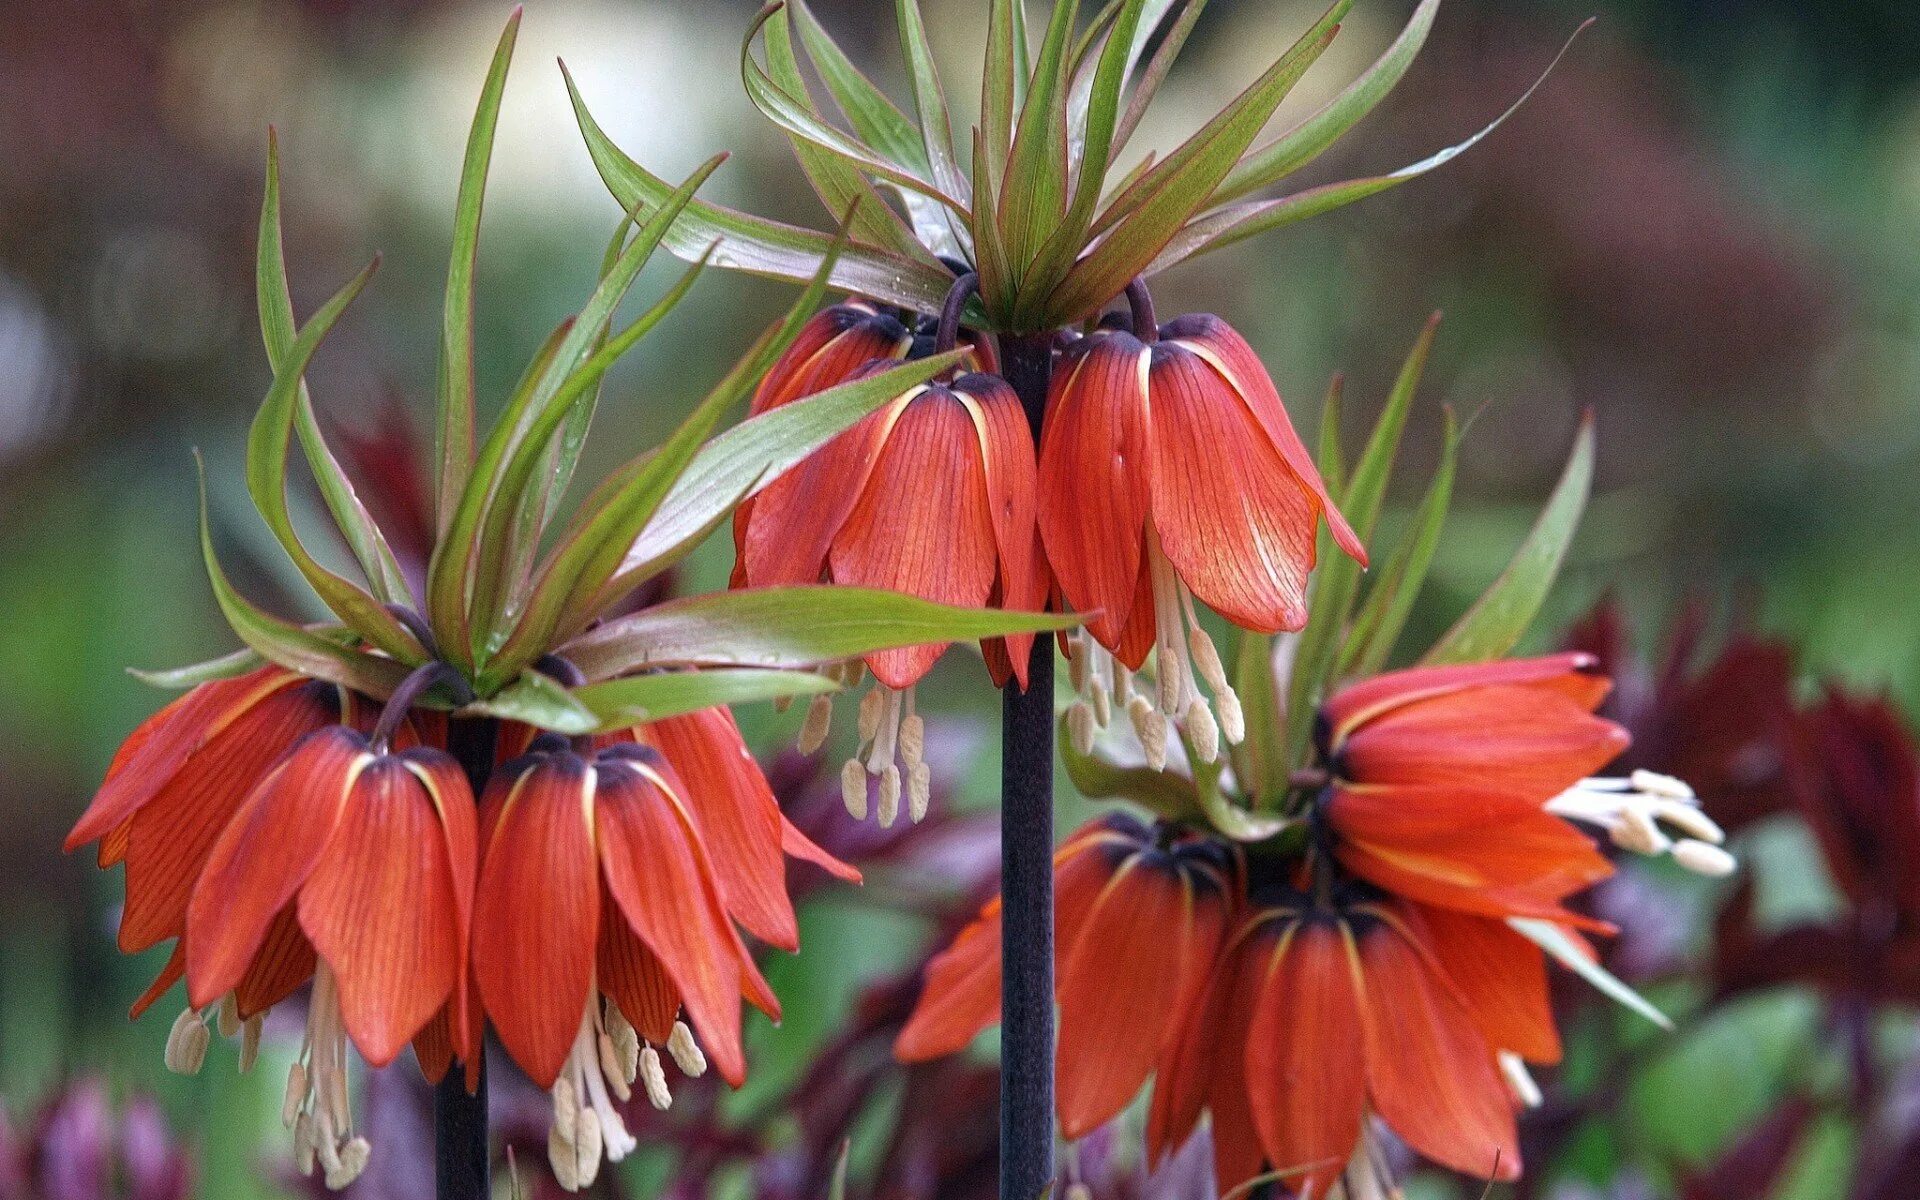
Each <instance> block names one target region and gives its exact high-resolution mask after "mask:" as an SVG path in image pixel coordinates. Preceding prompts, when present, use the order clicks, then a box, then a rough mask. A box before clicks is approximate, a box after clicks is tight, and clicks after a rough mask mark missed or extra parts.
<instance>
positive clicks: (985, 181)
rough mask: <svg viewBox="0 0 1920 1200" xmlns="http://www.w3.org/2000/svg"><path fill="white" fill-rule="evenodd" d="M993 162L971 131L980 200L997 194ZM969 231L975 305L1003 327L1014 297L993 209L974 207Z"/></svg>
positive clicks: (980, 137)
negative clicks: (976, 292) (976, 284)
mask: <svg viewBox="0 0 1920 1200" xmlns="http://www.w3.org/2000/svg"><path fill="white" fill-rule="evenodd" d="M997 161H999V160H997V159H995V158H993V157H992V151H990V150H989V149H988V148H987V143H986V139H985V137H984V136H983V135H982V134H981V132H980V131H979V130H978V129H976V130H974V131H973V179H974V183H975V184H976V185H977V186H978V187H979V189H980V194H981V195H982V196H997V195H999V194H1000V177H999V175H997V174H996V173H995V170H996V168H995V166H994V164H995V163H996V162H997ZM969 228H970V229H971V230H972V233H973V248H974V269H975V270H976V271H977V272H978V273H979V275H980V296H979V303H980V305H981V306H982V307H983V308H984V309H985V310H986V311H987V312H988V313H990V314H991V315H992V317H993V319H994V321H995V322H996V323H998V324H1000V325H1005V324H1007V323H1008V322H1010V321H1011V319H1012V316H1013V301H1014V300H1015V299H1017V297H1016V296H1015V295H1014V294H1013V266H1012V264H1011V263H1009V262H1008V261H1007V248H1006V246H1005V245H1004V244H1003V243H1002V242H1001V240H1000V222H999V220H998V218H997V217H996V216H995V214H994V211H993V205H992V204H988V203H981V204H976V205H974V208H973V223H972V224H971V226H969Z"/></svg>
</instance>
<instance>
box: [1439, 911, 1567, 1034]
mask: <svg viewBox="0 0 1920 1200" xmlns="http://www.w3.org/2000/svg"><path fill="white" fill-rule="evenodd" d="M1406 907H1407V911H1408V913H1409V916H1408V924H1409V925H1410V926H1411V927H1413V928H1415V929H1416V930H1418V931H1419V932H1420V934H1421V935H1422V936H1421V940H1422V941H1423V942H1425V943H1426V945H1427V947H1428V948H1429V949H1430V950H1431V951H1432V952H1433V957H1434V961H1435V962H1437V963H1439V964H1440V969H1441V970H1442V971H1443V972H1445V974H1446V976H1447V978H1448V979H1449V980H1450V981H1451V982H1452V983H1453V986H1454V988H1455V989H1456V990H1458V991H1459V993H1460V998H1461V999H1462V1000H1464V1001H1466V1004H1467V1009H1468V1011H1470V1012H1471V1013H1472V1014H1473V1018H1474V1020H1475V1021H1476V1022H1477V1023H1478V1024H1479V1026H1480V1032H1481V1033H1483V1034H1484V1035H1486V1039H1487V1041H1489V1042H1491V1043H1492V1044H1493V1045H1494V1046H1495V1047H1496V1048H1497V1049H1501V1050H1511V1051H1513V1052H1514V1053H1515V1054H1518V1055H1519V1056H1520V1057H1522V1058H1524V1059H1526V1060H1528V1061H1529V1062H1536V1063H1557V1062H1559V1061H1560V1033H1559V1031H1558V1030H1557V1029H1555V1028H1554V1024H1553V1004H1552V1000H1551V997H1550V996H1549V994H1548V990H1547V960H1546V956H1545V955H1544V954H1542V953H1541V951H1540V947H1538V946H1536V945H1534V944H1533V943H1532V942H1530V941H1528V940H1527V939H1526V938H1524V937H1522V936H1520V934H1518V933H1516V932H1515V931H1514V930H1513V928H1512V927H1511V926H1509V925H1508V924H1507V923H1506V922H1505V921H1503V920H1500V919H1499V918H1497V917H1483V916H1476V915H1473V914H1471V913H1462V912H1454V911H1452V910H1449V909H1444V908H1434V907H1429V906H1427V905H1421V904H1409V905H1407V906H1406Z"/></svg>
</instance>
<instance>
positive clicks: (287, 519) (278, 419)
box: [247, 259, 425, 663]
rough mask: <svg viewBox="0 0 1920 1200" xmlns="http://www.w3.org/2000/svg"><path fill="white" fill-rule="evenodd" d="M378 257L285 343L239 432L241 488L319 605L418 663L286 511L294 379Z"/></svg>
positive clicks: (398, 631)
mask: <svg viewBox="0 0 1920 1200" xmlns="http://www.w3.org/2000/svg"><path fill="white" fill-rule="evenodd" d="M379 262H380V260H379V259H375V260H374V261H373V262H372V263H369V264H368V265H367V267H366V269H365V270H363V271H361V272H360V274H358V275H356V276H355V277H354V278H353V279H352V280H350V281H349V282H348V283H347V285H346V286H345V287H343V288H341V289H340V290H339V291H338V292H336V293H335V294H334V295H333V297H332V298H331V299H329V300H328V301H327V302H326V303H325V304H323V305H321V306H320V308H319V310H318V311H317V312H315V313H314V315H313V319H312V320H310V321H308V322H307V325H306V327H305V328H304V329H302V330H301V331H300V334H299V336H298V337H296V338H295V339H294V341H293V345H292V346H290V347H288V349H287V353H286V356H285V358H284V359H282V362H281V369H280V371H279V372H277V373H276V374H275V376H274V380H273V386H272V387H271V388H269V389H268V390H267V396H266V399H265V400H264V401H262V402H261V404H260V411H259V413H257V414H256V415H255V417H254V419H253V427H252V429H251V430H250V431H249V433H248V435H247V490H248V491H249V492H250V493H251V494H252V496H253V503H254V505H255V507H257V508H258V509H259V510H260V515H261V517H262V518H264V519H265V520H266V523H267V526H268V528H270V529H272V530H273V534H274V537H276V538H277V539H279V542H280V545H281V547H282V548H283V549H285V550H286V552H287V557H288V558H289V559H291V560H292V562H293V565H294V566H295V567H297V568H298V569H299V571H300V574H301V576H302V577H303V578H305V579H306V581H307V583H308V584H309V585H311V586H312V588H313V590H314V591H315V592H316V593H317V594H318V595H319V597H320V599H321V600H322V601H323V602H325V604H326V605H327V607H328V608H330V609H332V610H333V612H334V613H335V615H337V616H338V617H339V618H340V619H341V620H342V621H345V622H346V623H347V624H348V625H349V626H351V627H352V628H353V629H354V630H355V631H356V632H358V633H359V634H360V635H361V636H362V637H364V638H366V639H367V640H368V641H370V642H372V643H373V644H374V645H375V646H377V647H379V648H380V649H381V650H383V651H385V652H386V653H387V654H389V655H392V656H393V657H394V658H396V659H399V660H401V661H402V662H406V663H418V662H421V661H423V659H424V655H425V651H424V650H423V648H422V647H421V645H420V643H419V642H417V641H416V640H414V637H413V635H412V634H411V633H409V632H407V630H406V629H405V627H404V626H402V625H401V624H400V622H399V621H398V620H396V619H395V618H394V616H393V614H392V613H390V612H388V611H387V610H386V608H385V607H383V606H382V604H381V602H380V601H379V600H378V599H376V598H375V597H374V596H373V595H372V594H371V593H369V592H367V591H366V590H365V589H363V588H361V587H360V586H359V585H358V584H356V583H354V582H353V581H351V580H349V579H344V578H342V577H341V576H339V575H336V574H334V573H333V572H332V571H329V570H327V569H326V568H325V567H323V566H321V565H320V562H319V561H318V560H317V559H315V558H314V557H313V555H311V554H310V553H308V552H307V548H306V546H305V545H304V544H302V543H301V541H300V535H299V533H298V532H297V531H295V529H294V527H293V515H292V513H290V512H289V511H288V509H287V451H288V449H289V448H290V444H291V442H292V440H293V423H294V410H295V408H296V407H297V401H298V399H299V394H300V379H301V377H302V376H303V375H304V374H305V373H306V370H307V366H308V364H309V363H311V362H312V361H313V355H314V352H315V351H316V350H318V349H319V348H320V343H321V341H322V340H324V339H325V338H326V336H327V334H328V332H330V331H331V330H332V329H333V326H334V323H335V322H336V321H338V320H339V319H340V315H341V314H342V313H343V312H345V311H346V308H347V305H349V304H351V303H353V300H354V297H356V296H358V295H359V294H360V291H361V289H362V288H364V287H366V285H367V281H368V280H369V279H372V278H373V273H374V270H375V269H376V268H377V267H378V266H379Z"/></svg>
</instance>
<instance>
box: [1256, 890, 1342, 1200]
mask: <svg viewBox="0 0 1920 1200" xmlns="http://www.w3.org/2000/svg"><path fill="white" fill-rule="evenodd" d="M1351 938H1352V935H1351V933H1350V932H1349V931H1348V930H1347V928H1346V926H1345V925H1344V924H1343V923H1340V922H1335V921H1328V920H1319V919H1309V920H1306V921H1302V922H1300V923H1299V924H1297V925H1295V926H1293V927H1292V928H1291V929H1290V930H1289V931H1288V932H1287V933H1286V934H1284V935H1282V937H1281V938H1280V939H1279V940H1278V941H1277V942H1276V943H1275V945H1274V947H1273V949H1272V950H1271V951H1270V952H1269V953H1268V954H1267V956H1266V962H1265V970H1264V973H1263V976H1262V979H1263V982H1262V985H1261V990H1260V999H1259V1000H1258V1001H1257V1005H1258V1011H1259V1013H1260V1014H1261V1015H1260V1017H1259V1018H1257V1019H1255V1021H1254V1022H1253V1027H1252V1031H1251V1034H1250V1036H1249V1037H1248V1039H1247V1046H1246V1071H1247V1083H1248V1087H1249V1100H1250V1102H1251V1106H1252V1110H1253V1122H1254V1126H1255V1127H1256V1128H1257V1129H1258V1130H1259V1131H1260V1144H1261V1146H1262V1147H1264V1148H1265V1151H1266V1157H1267V1161H1268V1162H1269V1163H1272V1164H1274V1166H1275V1167H1276V1168H1278V1169H1288V1168H1300V1169H1301V1170H1300V1173H1299V1174H1294V1175H1289V1176H1288V1177H1287V1180H1286V1183H1287V1186H1288V1187H1289V1188H1291V1189H1293V1191H1294V1194H1295V1195H1297V1196H1298V1197H1299V1198H1300V1200H1318V1198H1319V1197H1324V1196H1325V1195H1326V1194H1327V1191H1328V1189H1329V1188H1330V1187H1331V1186H1332V1185H1333V1183H1334V1181H1335V1180H1337V1179H1339V1178H1340V1173H1341V1172H1342V1171H1344V1170H1346V1166H1347V1160H1348V1159H1349V1158H1351V1157H1352V1156H1353V1148H1354V1146H1356V1145H1357V1144H1358V1143H1359V1141H1360V1117H1361V1111H1362V1110H1363V1109H1364V1108H1365V1105H1366V1091H1367V1088H1366V1078H1367V1077H1366V1060H1365V1056H1364V1052H1363V1049H1362V1045H1361V1038H1360V1017H1359V1013H1358V1012H1357V1011H1356V1010H1357V1007H1358V1003H1359V997H1358V996H1357V995H1356V994H1355V990H1354V989H1355V981H1354V973H1355V969H1356V967H1357V965H1358V964H1357V961H1356V959H1355V955H1354V948H1353V945H1352V941H1351Z"/></svg>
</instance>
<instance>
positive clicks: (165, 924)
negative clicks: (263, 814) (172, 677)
mask: <svg viewBox="0 0 1920 1200" xmlns="http://www.w3.org/2000/svg"><path fill="white" fill-rule="evenodd" d="M284 678H285V679H292V678H293V677H291V676H284ZM261 686H265V685H264V683H263V684H262V685H261ZM339 718H340V704H339V694H338V692H337V690H336V689H335V688H334V687H333V685H331V684H323V683H312V682H308V683H303V684H301V685H300V686H296V687H286V686H281V687H279V688H277V690H274V691H273V692H271V694H268V695H266V696H262V697H259V698H258V699H256V700H253V701H250V702H249V703H248V704H247V706H246V707H245V708H244V709H235V710H231V712H230V715H229V716H228V717H227V718H226V719H223V720H222V721H220V722H218V723H217V725H218V727H217V729H216V728H212V727H210V728H209V730H208V734H209V736H208V737H207V740H206V741H205V743H204V744H203V746H202V748H201V750H200V751H199V752H197V753H195V754H193V755H192V756H191V757H189V758H188V759H187V760H186V761H185V762H184V763H182V764H181V766H180V768H179V770H177V771H176V772H174V774H173V775H172V777H171V778H169V779H167V780H165V781H163V786H161V787H160V788H158V789H157V790H156V791H155V792H154V793H153V795H152V796H151V797H150V798H149V799H148V800H147V801H146V803H144V804H143V805H142V806H141V807H140V809H139V811H138V812H136V813H134V815H133V817H132V818H131V820H130V821H129V822H128V824H127V841H126V850H125V855H124V857H125V861H126V864H127V903H126V907H125V909H124V910H122V912H121V915H120V948H121V949H122V950H125V951H129V952H132V951H136V950H144V949H145V948H147V947H148V946H151V945H154V944H155V943H157V942H160V941H163V940H165V939H167V938H170V937H178V936H179V935H180V932H181V930H183V929H184V928H185V927H186V916H187V898H188V897H189V896H190V895H191V894H192V892H193V885H194V882H195V881H196V880H198V879H199V878H200V871H201V868H202V867H203V866H204V865H205V863H206V860H207V854H208V853H209V852H210V851H211V850H212V849H213V844H214V841H215V840H216V839H217V838H218V837H219V836H220V833H221V831H222V830H224V829H225V828H226V827H227V824H228V822H230V821H231V820H232V819H233V816H234V814H235V813H236V812H238V811H239V809H240V806H241V804H242V803H244V802H245V801H246V799H247V797H248V795H249V794H250V793H251V792H252V791H253V789H254V787H255V786H256V785H258V784H259V782H260V780H261V779H262V778H263V777H265V776H266V774H267V772H268V770H269V769H270V768H271V767H272V766H273V765H274V763H275V762H276V761H278V760H279V758H280V757H281V755H283V754H284V753H286V751H287V748H288V747H290V746H292V745H293V744H294V743H295V742H297V741H299V740H300V739H301V738H302V737H304V736H305V735H307V734H309V733H311V732H313V731H314V730H317V729H323V728H326V727H328V726H331V725H333V724H334V723H335V722H336V721H338V720H339Z"/></svg>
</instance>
